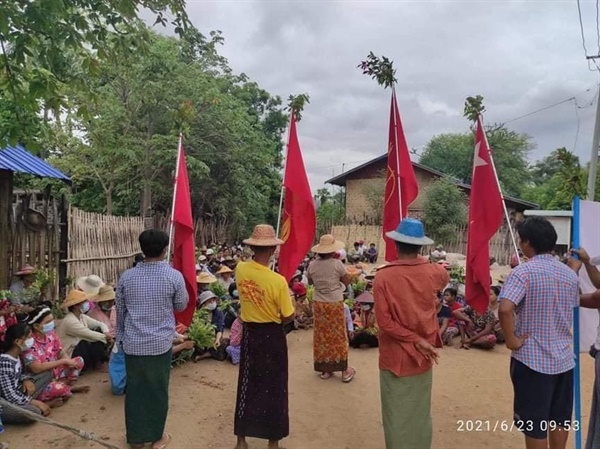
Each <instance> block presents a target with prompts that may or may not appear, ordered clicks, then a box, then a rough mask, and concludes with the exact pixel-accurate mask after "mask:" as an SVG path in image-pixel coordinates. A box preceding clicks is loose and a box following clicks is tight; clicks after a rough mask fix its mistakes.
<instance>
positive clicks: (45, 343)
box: [21, 331, 83, 402]
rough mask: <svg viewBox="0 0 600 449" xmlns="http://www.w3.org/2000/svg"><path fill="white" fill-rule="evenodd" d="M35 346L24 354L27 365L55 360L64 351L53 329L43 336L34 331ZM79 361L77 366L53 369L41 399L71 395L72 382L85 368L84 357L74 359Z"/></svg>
mask: <svg viewBox="0 0 600 449" xmlns="http://www.w3.org/2000/svg"><path fill="white" fill-rule="evenodd" d="M32 336H33V346H32V347H31V349H28V350H27V351H25V352H24V353H23V354H22V356H21V357H22V358H23V363H24V364H25V367H27V366H29V364H31V363H32V362H39V363H46V362H55V361H56V360H58V356H59V354H60V353H61V351H62V345H61V344H60V340H59V339H58V335H56V332H54V331H52V332H50V333H48V334H46V335H44V336H43V337H40V336H39V335H38V334H36V333H33V334H32ZM73 360H74V361H75V362H76V363H77V367H76V368H72V367H69V366H67V365H61V366H58V367H56V368H54V369H53V370H52V377H53V380H52V381H51V382H50V383H49V384H48V385H47V386H46V387H45V388H44V390H43V391H42V392H41V393H40V394H39V396H38V397H37V399H38V400H40V401H44V402H45V401H51V400H52V399H57V398H69V397H71V394H72V393H71V388H70V387H69V384H72V383H73V382H75V381H76V380H77V378H78V377H79V373H80V372H81V370H82V369H83V358H81V357H75V358H74V359H73Z"/></svg>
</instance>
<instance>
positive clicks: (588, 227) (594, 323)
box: [579, 200, 600, 352]
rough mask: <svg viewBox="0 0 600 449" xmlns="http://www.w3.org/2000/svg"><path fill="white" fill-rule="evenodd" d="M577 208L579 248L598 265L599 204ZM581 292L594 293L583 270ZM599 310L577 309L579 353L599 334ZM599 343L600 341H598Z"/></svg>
mask: <svg viewBox="0 0 600 449" xmlns="http://www.w3.org/2000/svg"><path fill="white" fill-rule="evenodd" d="M579 204H580V206H579V246H581V247H582V248H584V249H585V250H586V251H587V253H588V254H589V255H590V257H591V258H592V263H594V264H595V265H596V266H598V265H600V203H598V202H594V201H583V200H582V201H580V203H579ZM579 277H580V283H581V291H582V292H583V293H592V292H594V291H596V289H595V288H594V286H593V285H592V283H591V282H590V278H589V277H588V275H587V272H586V270H585V268H582V269H581V272H580V273H579ZM599 313H600V310H598V311H596V310H592V309H584V308H583V307H582V308H580V309H579V344H580V346H579V348H580V352H588V351H589V349H590V346H591V345H592V344H593V343H594V342H595V341H596V336H597V335H599V334H600V326H599V324H598V323H599V320H598V316H599ZM599 343H600V341H599Z"/></svg>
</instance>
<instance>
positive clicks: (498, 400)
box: [0, 331, 594, 449]
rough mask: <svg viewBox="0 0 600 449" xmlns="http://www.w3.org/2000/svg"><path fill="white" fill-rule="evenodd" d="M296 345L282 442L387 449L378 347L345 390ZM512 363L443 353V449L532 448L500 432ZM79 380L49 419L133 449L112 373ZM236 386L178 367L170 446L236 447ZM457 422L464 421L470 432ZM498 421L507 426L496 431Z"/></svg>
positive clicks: (305, 448)
mask: <svg viewBox="0 0 600 449" xmlns="http://www.w3.org/2000/svg"><path fill="white" fill-rule="evenodd" d="M288 342H289V354H290V356H289V358H290V364H289V365H290V366H289V370H290V384H289V385H290V426H291V429H290V437H289V438H287V439H286V440H285V441H284V443H283V446H284V447H285V448H287V449H383V448H384V442H383V432H382V427H381V413H380V408H379V377H378V376H379V374H378V369H377V350H376V349H370V350H351V351H350V362H351V364H352V365H353V366H354V367H356V369H357V371H358V374H357V376H356V378H355V379H354V381H353V382H352V383H351V384H348V385H346V384H342V382H341V381H340V378H339V376H337V377H336V378H333V379H329V380H327V381H323V380H321V379H319V378H318V377H317V376H316V374H315V373H314V372H313V371H312V346H311V345H312V332H311V331H300V332H293V333H291V334H290V335H289V336H288ZM591 362H592V359H591V358H590V357H589V356H588V355H584V354H582V373H583V375H582V379H583V382H582V384H583V385H582V386H583V388H582V394H583V398H584V401H583V415H584V418H583V421H584V431H585V428H586V425H587V419H588V414H589V408H590V399H589V398H590V397H591V389H592V386H593V377H594V375H593V366H592V363H591ZM508 363H509V351H508V350H506V348H504V347H503V346H499V347H498V348H496V349H495V350H493V351H490V352H484V351H480V350H476V349H471V350H470V351H467V350H462V349H454V348H444V349H443V351H442V358H441V360H440V364H439V366H437V367H436V368H435V371H434V391H433V429H434V435H433V441H434V444H433V447H434V448H435V449H456V448H460V447H463V448H471V447H478V448H494V449H495V448H506V449H512V448H519V449H520V448H522V447H524V445H523V437H522V435H521V434H520V433H519V432H518V431H516V430H515V431H512V432H511V431H503V430H502V429H501V426H500V424H501V423H502V422H505V423H510V422H511V409H512V389H511V388H512V387H511V383H510V379H509V377H508ZM80 382H81V383H82V384H83V383H86V384H89V385H91V386H92V391H91V392H90V393H89V394H87V395H76V396H74V397H73V398H72V399H71V400H70V401H69V403H68V404H66V405H65V406H64V407H62V408H60V409H57V410H55V411H54V412H53V413H52V415H51V418H52V419H54V420H56V421H60V422H63V423H66V424H70V425H73V426H75V427H78V428H80V429H83V430H86V431H90V432H94V433H95V434H96V435H98V436H100V437H102V438H103V439H105V440H106V441H107V442H109V443H111V444H113V445H115V446H118V447H123V448H125V447H127V446H126V444H125V427H124V419H123V397H116V396H112V395H111V394H110V387H109V384H108V383H107V375H105V374H92V375H89V376H87V375H86V376H84V377H83V378H82V379H81V381H80ZM236 384H237V368H236V367H234V366H232V365H230V364H229V363H228V362H214V361H212V360H210V361H203V362H200V363H198V364H193V363H188V364H186V365H184V366H181V367H178V368H175V369H174V370H173V372H172V378H171V407H170V413H169V420H168V423H167V428H168V431H169V432H171V433H172V434H173V435H174V437H173V442H172V443H171V445H170V446H169V449H171V448H172V449H209V448H211V449H212V448H214V449H217V448H218V449H223V448H225V449H229V448H233V446H234V444H235V437H234V436H233V430H232V429H233V412H234V402H235V390H236ZM474 420H480V421H482V424H481V425H480V428H479V429H478V430H479V431H476V429H472V428H471V427H470V424H469V422H472V421H474ZM459 421H463V422H464V424H463V428H462V431H461V429H459V427H460V423H459ZM488 423H489V424H488ZM496 423H499V424H498V427H497V429H496V431H494V426H496ZM488 425H489V429H488V428H487V426H488ZM0 441H3V442H7V443H8V444H9V447H10V449H42V448H61V449H83V448H100V446H98V445H96V444H94V443H90V442H84V441H83V440H82V439H80V438H79V437H77V436H74V435H71V434H69V433H67V432H65V431H63V430H59V429H56V428H53V427H48V426H46V425H43V424H40V423H37V424H35V425H33V426H28V427H20V428H19V427H15V426H9V427H7V429H6V431H5V433H4V434H3V435H1V436H0ZM584 441H585V434H584ZM571 444H572V441H571ZM250 447H251V449H258V448H265V447H266V442H263V441H258V440H255V441H251V442H250ZM407 449H410V448H407Z"/></svg>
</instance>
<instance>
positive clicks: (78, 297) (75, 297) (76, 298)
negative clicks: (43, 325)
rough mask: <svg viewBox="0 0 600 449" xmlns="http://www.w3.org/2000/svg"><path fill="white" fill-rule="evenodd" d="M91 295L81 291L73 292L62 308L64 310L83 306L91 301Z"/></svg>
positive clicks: (68, 295) (69, 294)
mask: <svg viewBox="0 0 600 449" xmlns="http://www.w3.org/2000/svg"><path fill="white" fill-rule="evenodd" d="M90 296H91V295H88V294H87V293H84V292H82V291H81V290H71V291H70V292H69V293H68V294H67V297H66V298H65V300H64V301H63V303H62V304H61V307H62V308H63V309H68V308H69V307H72V306H76V305H77V304H81V303H82V302H85V301H87V300H89V299H90Z"/></svg>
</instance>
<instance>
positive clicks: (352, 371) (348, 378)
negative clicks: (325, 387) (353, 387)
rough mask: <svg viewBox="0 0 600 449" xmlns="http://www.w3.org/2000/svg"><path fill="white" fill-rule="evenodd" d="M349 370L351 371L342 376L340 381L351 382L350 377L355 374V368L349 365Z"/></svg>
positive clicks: (352, 377)
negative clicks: (347, 374)
mask: <svg viewBox="0 0 600 449" xmlns="http://www.w3.org/2000/svg"><path fill="white" fill-rule="evenodd" d="M350 371H351V374H350V375H349V376H345V377H342V382H344V383H346V384H347V383H349V382H352V379H354V376H356V370H355V369H354V368H352V367H350Z"/></svg>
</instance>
